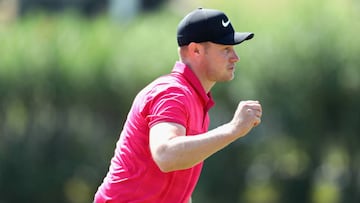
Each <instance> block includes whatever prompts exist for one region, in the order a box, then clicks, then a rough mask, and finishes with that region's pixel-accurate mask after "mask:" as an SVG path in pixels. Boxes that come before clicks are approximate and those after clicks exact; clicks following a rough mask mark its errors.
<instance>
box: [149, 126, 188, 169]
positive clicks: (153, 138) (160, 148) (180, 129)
mask: <svg viewBox="0 0 360 203" xmlns="http://www.w3.org/2000/svg"><path fill="white" fill-rule="evenodd" d="M185 135H186V129H185V127H184V126H182V125H180V124H177V123H170V122H160V123H157V124H155V125H154V126H152V127H151V128H150V133H149V145H150V151H151V155H152V157H153V159H154V161H155V162H156V163H157V164H158V166H159V167H160V168H161V165H162V164H164V162H166V160H167V159H166V155H167V154H165V152H166V151H167V150H168V148H169V147H170V144H169V143H170V142H171V139H173V138H175V137H180V136H185Z"/></svg>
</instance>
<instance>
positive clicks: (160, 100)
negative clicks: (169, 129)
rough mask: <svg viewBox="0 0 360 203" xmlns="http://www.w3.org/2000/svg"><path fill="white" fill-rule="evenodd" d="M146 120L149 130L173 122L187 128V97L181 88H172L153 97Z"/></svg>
mask: <svg viewBox="0 0 360 203" xmlns="http://www.w3.org/2000/svg"><path fill="white" fill-rule="evenodd" d="M149 104H150V105H149V106H148V111H147V115H146V119H147V121H148V124H149V128H151V127H152V126H154V125H155V124H157V123H159V122H173V123H177V124H180V125H182V126H184V127H186V123H187V120H188V119H187V118H188V111H187V110H186V96H185V94H184V91H183V90H181V89H180V88H175V87H171V88H168V89H166V90H163V91H161V92H159V93H157V94H155V95H151V102H149Z"/></svg>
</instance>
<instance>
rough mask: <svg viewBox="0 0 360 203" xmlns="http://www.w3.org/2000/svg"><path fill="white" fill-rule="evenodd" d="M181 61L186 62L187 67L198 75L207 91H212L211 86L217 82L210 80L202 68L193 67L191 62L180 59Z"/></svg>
mask: <svg viewBox="0 0 360 203" xmlns="http://www.w3.org/2000/svg"><path fill="white" fill-rule="evenodd" d="M180 62H182V63H184V64H186V66H187V67H189V68H190V70H191V71H192V72H193V73H194V74H195V75H196V77H197V78H198V79H199V81H200V83H201V86H202V87H203V88H204V90H205V92H206V93H209V92H210V91H211V88H212V87H213V86H214V85H215V82H212V81H209V80H207V79H206V77H205V76H204V73H203V71H202V70H199V69H197V68H193V65H192V64H191V63H188V62H186V61H184V60H180Z"/></svg>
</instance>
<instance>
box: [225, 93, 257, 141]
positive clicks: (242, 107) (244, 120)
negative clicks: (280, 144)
mask: <svg viewBox="0 0 360 203" xmlns="http://www.w3.org/2000/svg"><path fill="white" fill-rule="evenodd" d="M261 115H262V108H261V105H260V103H259V102H258V101H251V100H249V101H241V102H240V103H239V105H238V107H237V109H236V111H235V114H234V117H233V119H232V120H231V122H230V125H231V127H232V128H233V129H232V131H233V132H234V133H235V134H236V135H237V136H238V137H242V136H244V135H246V134H247V133H248V132H249V131H250V130H251V129H252V128H253V127H255V126H257V125H259V124H260V122H261Z"/></svg>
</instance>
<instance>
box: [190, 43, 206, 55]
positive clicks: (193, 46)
mask: <svg viewBox="0 0 360 203" xmlns="http://www.w3.org/2000/svg"><path fill="white" fill-rule="evenodd" d="M188 49H189V53H190V54H191V55H192V56H198V55H200V54H202V52H203V50H202V46H201V45H200V44H199V43H195V42H191V43H190V44H189V45H188Z"/></svg>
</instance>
